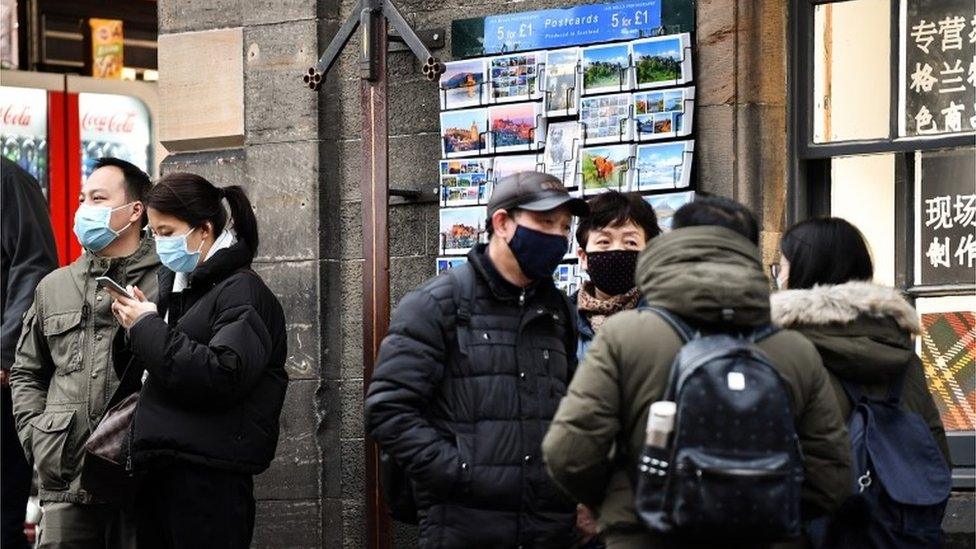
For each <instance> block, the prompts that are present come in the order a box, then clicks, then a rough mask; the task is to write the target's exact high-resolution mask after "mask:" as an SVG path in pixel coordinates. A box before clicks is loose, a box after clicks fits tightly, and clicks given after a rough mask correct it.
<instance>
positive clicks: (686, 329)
mask: <svg viewBox="0 0 976 549" xmlns="http://www.w3.org/2000/svg"><path fill="white" fill-rule="evenodd" d="M640 310H641V311H650V312H652V313H654V314H656V315H657V316H659V317H661V319H662V320H664V321H665V322H667V323H668V325H669V326H671V328H672V329H673V330H674V331H675V332H676V333H677V334H678V337H680V338H681V341H682V343H688V342H689V341H691V340H692V339H695V333H696V332H695V330H693V329H692V328H691V326H689V325H688V323H687V322H685V321H684V320H682V319H681V318H679V317H678V315H676V314H674V313H672V312H671V311H669V310H667V309H662V308H661V307H650V306H644V307H641V308H640Z"/></svg>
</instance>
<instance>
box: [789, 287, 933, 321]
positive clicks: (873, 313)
mask: <svg viewBox="0 0 976 549" xmlns="http://www.w3.org/2000/svg"><path fill="white" fill-rule="evenodd" d="M770 304H771V306H772V317H773V322H775V323H777V324H779V325H780V326H783V327H785V328H792V327H794V326H822V325H825V324H850V323H851V322H854V321H855V320H857V319H858V317H862V316H866V317H870V318H878V319H881V318H890V319H892V320H894V321H895V323H896V324H897V325H898V326H899V327H900V328H901V329H902V330H904V331H906V332H908V333H910V334H917V333H918V332H919V321H918V314H917V313H916V312H915V309H914V308H912V306H911V305H909V304H908V302H907V301H905V298H904V297H902V295H901V293H899V292H898V290H895V289H894V288H887V287H885V286H879V285H877V284H872V283H870V282H848V283H846V284H838V285H836V286H815V287H814V288H813V289H810V290H785V291H782V292H777V293H775V294H773V295H772V296H771V298H770Z"/></svg>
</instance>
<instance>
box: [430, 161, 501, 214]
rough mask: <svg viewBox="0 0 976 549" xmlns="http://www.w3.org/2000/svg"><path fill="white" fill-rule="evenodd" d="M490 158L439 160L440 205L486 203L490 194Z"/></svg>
mask: <svg viewBox="0 0 976 549" xmlns="http://www.w3.org/2000/svg"><path fill="white" fill-rule="evenodd" d="M490 169H491V159H490V158H471V159H459V160H441V165H440V173H441V177H440V184H441V187H440V188H441V206H442V207H450V206H476V205H478V204H487V203H488V199H489V198H490V196H491V182H490V181H488V173H489V170H490Z"/></svg>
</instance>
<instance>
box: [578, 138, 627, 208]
mask: <svg viewBox="0 0 976 549" xmlns="http://www.w3.org/2000/svg"><path fill="white" fill-rule="evenodd" d="M633 152H634V148H633V146H631V145H607V146H603V147H586V148H584V149H582V151H581V152H580V166H581V170H580V171H581V172H582V187H583V195H584V196H586V195H591V194H596V193H602V192H605V191H609V190H614V191H620V192H626V191H628V190H629V187H630V172H631V170H630V158H631V156H633Z"/></svg>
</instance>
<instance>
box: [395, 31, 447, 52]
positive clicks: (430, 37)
mask: <svg viewBox="0 0 976 549" xmlns="http://www.w3.org/2000/svg"><path fill="white" fill-rule="evenodd" d="M446 36H447V31H445V30H444V29H421V30H419V31H417V37H418V38H420V41H421V42H422V43H423V45H425V46H427V49H428V50H431V51H436V50H439V49H441V48H443V47H444V45H445V43H446V40H445V37H446ZM387 38H388V39H389V41H390V45H389V47H388V48H387V50H386V51H388V52H398V51H410V46H408V45H407V43H406V41H405V40H404V39H403V37H402V36H400V35H399V34H397V33H395V32H391V33H390V34H389V36H388V37H387Z"/></svg>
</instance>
